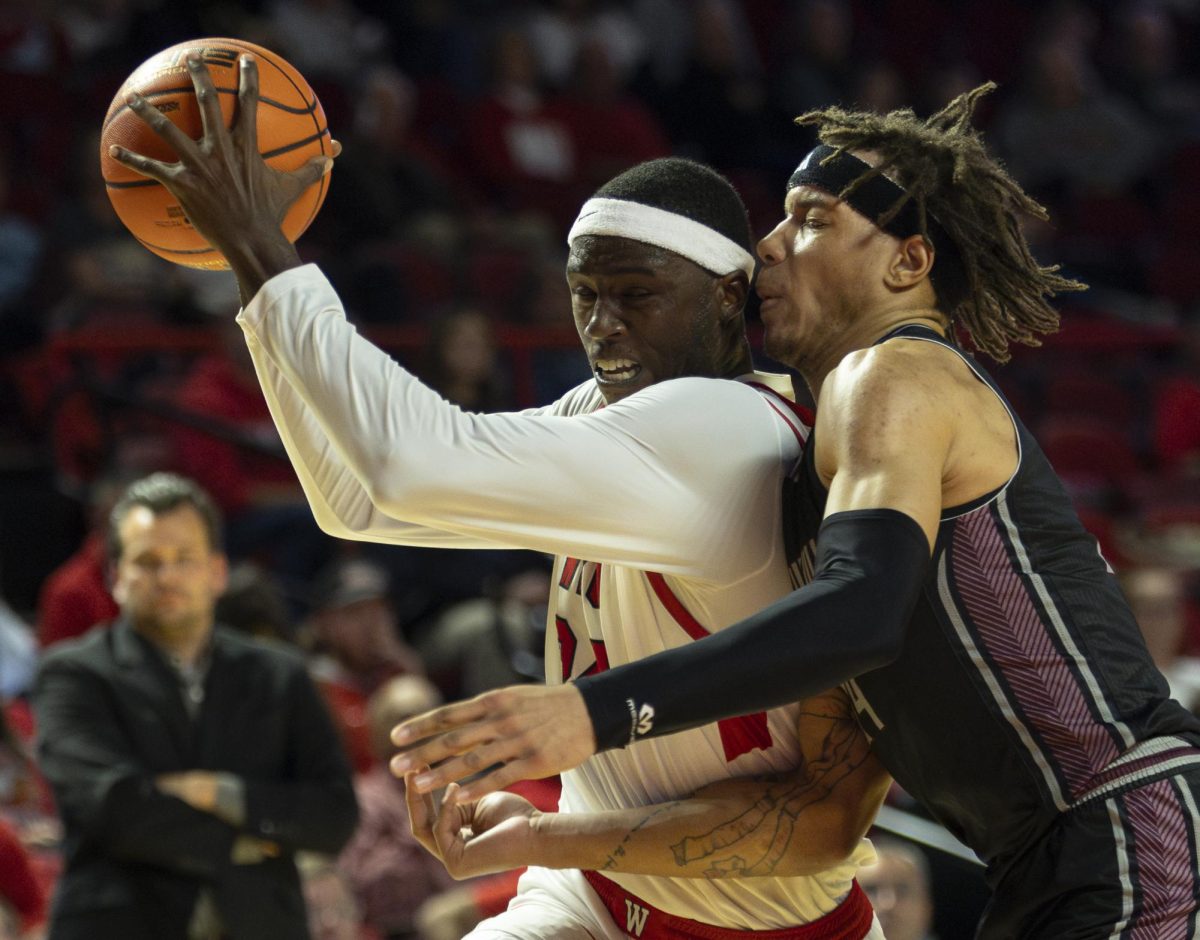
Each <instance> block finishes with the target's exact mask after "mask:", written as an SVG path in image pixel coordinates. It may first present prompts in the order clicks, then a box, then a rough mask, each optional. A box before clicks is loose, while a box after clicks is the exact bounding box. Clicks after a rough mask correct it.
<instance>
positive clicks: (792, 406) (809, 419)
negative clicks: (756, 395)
mask: <svg viewBox="0 0 1200 940" xmlns="http://www.w3.org/2000/svg"><path fill="white" fill-rule="evenodd" d="M746 384H747V385H749V386H750V387H751V388H757V389H760V390H761V391H764V392H767V393H768V394H769V395H771V397H772V398H778V399H779V400H780V401H781V402H783V403H784V404H785V405H787V409H788V411H790V412H791V413H792V414H794V415H795V416H796V417H797V418H799V419H800V421H801V422H802V423H803V424H804V426H805V427H809V428H811V427H812V426H813V422H814V421H815V420H816V418H815V417H814V415H813V413H812V409H811V408H808V407H806V406H804V405H801V404H799V403H798V402H794V401H792V400H791V399H790V398H788V397H787V396H786V395H780V394H779V392H777V391H775V389H773V388H771V386H770V385H764V384H763V383H762V382H747V383H746Z"/></svg>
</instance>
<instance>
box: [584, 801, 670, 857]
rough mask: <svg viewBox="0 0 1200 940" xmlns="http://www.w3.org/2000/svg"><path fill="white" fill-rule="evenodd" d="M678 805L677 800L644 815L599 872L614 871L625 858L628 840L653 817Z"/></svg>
mask: <svg viewBox="0 0 1200 940" xmlns="http://www.w3.org/2000/svg"><path fill="white" fill-rule="evenodd" d="M678 805H679V801H678V800H677V801H675V802H673V803H664V804H663V805H662V806H660V807H658V808H657V809H656V810H654V811H653V812H652V813H648V814H646V817H645V818H644V819H642V820H641V821H640V822H639V823H638V824H637V825H636V826H634V827H633V828H632V829H630V830H629V831H628V832H627V833H625V837H624V838H623V839H622V840H621V843H620V845H618V846H617V847H616V848H615V849H613V850H612V852H611V853H610V854H609V856H608V858H607V859H606V860H605V862H604V864H603V865H601V866H600V871H616V869H617V867H618V866H619V865H620V860H621V859H622V858H624V857H625V846H627V845H628V844H629V840H630V839H632V838H633V834H634V833H635V832H637V831H638V830H639V829H642V828H643V827H644V826H646V825H648V824H649V822H650V820H652V819H653V818H654V817H655V816H659V815H661V814H662V813H665V812H668V811H669V810H672V809H674V808H675V807H676V806H678Z"/></svg>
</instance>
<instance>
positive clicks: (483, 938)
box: [463, 868, 884, 940]
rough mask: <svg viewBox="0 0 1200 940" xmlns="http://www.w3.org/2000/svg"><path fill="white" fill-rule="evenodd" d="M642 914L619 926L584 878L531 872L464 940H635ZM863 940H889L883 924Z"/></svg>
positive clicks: (631, 914)
mask: <svg viewBox="0 0 1200 940" xmlns="http://www.w3.org/2000/svg"><path fill="white" fill-rule="evenodd" d="M638 914H639V912H638V910H637V909H636V905H635V906H634V909H633V910H630V911H629V912H628V917H627V919H628V924H617V923H616V922H615V921H614V920H613V915H612V914H610V913H609V910H608V908H607V907H606V906H605V905H604V902H603V901H602V900H601V899H600V896H599V895H598V894H596V892H595V891H594V890H593V889H592V886H591V885H589V884H588V883H587V880H586V879H585V878H584V876H583V873H582V872H580V871H578V870H575V869H565V870H558V869H549V868H530V869H528V870H527V871H526V872H525V874H523V875H522V876H521V880H520V882H519V883H518V893H517V896H516V897H515V898H513V899H512V900H511V901H510V902H509V904H508V910H506V911H504V913H502V914H497V915H496V916H495V917H490V918H488V919H487V920H485V921H483V922H481V923H480V924H479V925H478V926H476V928H475V929H474V930H472V931H471V932H470V933H469V934H467V936H466V937H464V938H463V940H629V938H630V937H635V938H636V937H639V936H641V932H642V931H641V928H642V927H643V926H645V923H646V921H645V914H644V912H643V913H642V914H641V918H642V919H641V922H640V925H639V921H638ZM756 933H757V931H747V932H746V936H747V937H752V936H754V935H755V934H756ZM862 940H884V936H883V928H882V927H880V925H879V920H878V918H873V919H872V924H871V929H870V931H869V932H868V933H867V934H866V935H865V936H864V937H863V938H862Z"/></svg>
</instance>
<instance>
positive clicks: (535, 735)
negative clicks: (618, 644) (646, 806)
mask: <svg viewBox="0 0 1200 940" xmlns="http://www.w3.org/2000/svg"><path fill="white" fill-rule="evenodd" d="M392 743H393V744H395V745H396V746H397V747H399V748H401V753H400V754H397V755H396V756H395V757H393V758H392V763H391V768H392V773H394V774H395V775H396V776H402V775H404V774H406V773H408V772H410V771H414V770H415V771H419V773H417V775H416V776H415V777H414V778H413V779H412V786H413V787H414V789H415V790H416V791H417V792H420V793H430V792H432V791H433V790H437V789H440V788H441V787H444V786H446V785H447V784H449V783H452V782H456V781H467V782H466V783H464V785H463V787H462V789H461V790H460V791H458V796H457V799H458V801H459V802H463V803H469V802H472V801H475V800H478V799H480V798H481V797H483V796H485V795H486V794H488V793H495V792H496V791H497V790H501V789H503V788H504V787H507V786H509V785H510V784H513V783H516V782H517V781H518V780H538V779H541V778H542V777H551V776H553V775H554V774H557V773H561V772H562V771H564V770H570V769H571V768H572V767H577V766H578V765H579V764H581V763H583V762H584V761H585V760H587V759H588V758H589V757H591V756H592V755H593V754H594V753H595V752H596V736H595V734H594V733H593V731H592V722H591V718H590V717H589V716H588V711H587V706H586V705H584V702H583V696H582V695H580V694H579V690H578V689H576V688H575V686H574V685H571V684H570V683H567V684H564V685H556V686H540V685H514V686H508V687H507V688H503V689H494V690H492V691H490V692H484V693H483V694H482V695H477V696H476V697H475V698H473V699H469V700H468V701H465V702H458V703H456V704H453V705H444V706H442V707H441V708H437V709H434V710H433V711H430V712H426V713H425V714H424V715H419V716H417V717H416V718H410V719H409V720H408V721H405V722H403V723H402V724H399V725H397V726H396V727H395V728H394V729H393V730H392ZM430 768H431V769H430ZM481 772H482V773H481ZM476 775H479V776H478V778H476ZM469 778H474V779H469Z"/></svg>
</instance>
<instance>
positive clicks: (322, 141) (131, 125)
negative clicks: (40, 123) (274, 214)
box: [100, 39, 330, 270]
mask: <svg viewBox="0 0 1200 940" xmlns="http://www.w3.org/2000/svg"><path fill="white" fill-rule="evenodd" d="M193 50H195V51H197V52H199V53H200V55H201V57H202V58H203V60H204V62H205V64H206V65H207V66H208V71H209V74H210V75H211V76H212V79H213V85H214V86H215V88H216V90H217V98H218V100H219V101H220V103H221V113H222V114H223V115H224V117H225V125H226V126H229V122H230V120H231V119H232V117H233V113H234V110H235V108H236V107H237V89H238V56H240V55H241V54H242V53H243V52H250V53H253V54H254V55H255V56H256V57H257V60H258V88H259V102H258V148H259V151H260V152H261V153H262V155H263V157H264V158H265V159H266V161H267V163H268V164H269V165H270V166H272V167H274V168H275V169H277V170H295V169H298V168H299V167H301V166H302V165H304V164H305V163H306V162H307V161H308V160H309V159H310V158H312V157H315V156H319V155H322V154H329V153H330V137H329V128H328V126H327V125H326V123H325V112H324V111H323V110H322V109H321V103H320V102H319V101H317V96H316V95H315V94H313V90H312V89H311V88H309V87H308V82H306V81H305V80H304V77H303V76H302V75H301V74H300V73H299V72H297V71H296V70H295V69H294V68H292V66H291V65H289V64H288V63H287V62H286V61H284V60H283V59H281V58H280V57H279V56H277V55H276V54H275V53H273V52H271V51H270V50H267V49H264V48H262V47H261V46H256V45H254V44H253V43H250V42H244V41H243V40H241V39H193V40H190V41H188V42H181V43H179V44H178V45H176V46H172V47H171V48H170V49H165V50H163V51H162V52H160V53H158V54H157V55H155V56H152V57H151V58H149V59H147V60H146V61H145V62H143V63H142V64H141V65H140V66H138V68H137V70H136V71H134V73H133V74H132V75H130V76H129V78H127V79H126V80H125V84H123V85H122V86H121V89H120V90H119V91H118V92H117V94H116V96H115V97H114V98H113V100H112V104H111V105H109V108H108V114H107V115H106V116H105V118H104V128H103V130H102V131H101V133H100V169H101V172H102V174H103V175H104V182H105V185H106V187H107V189H108V198H109V199H110V200H111V201H112V204H113V208H114V209H116V210H117V215H118V216H120V217H121V221H122V222H124V223H125V225H126V227H127V228H128V229H129V231H131V232H132V233H133V235H134V237H135V238H137V240H138V241H140V242H141V243H142V244H143V245H145V246H146V247H147V248H149V249H150V250H151V251H153V252H154V253H155V254H156V255H161V256H162V257H164V258H166V259H167V260H168V261H174V262H175V263H176V264H183V265H187V266H188V267H191V268H205V269H208V270H218V269H225V268H228V267H229V264H228V262H226V260H225V258H224V256H222V255H221V253H220V252H218V251H217V250H216V249H215V248H213V247H212V246H211V245H210V244H209V243H208V242H207V240H205V238H204V237H203V236H202V235H200V233H199V232H197V231H196V230H195V229H194V228H192V226H191V223H190V222H188V220H187V217H186V216H185V215H184V213H183V209H182V208H181V207H180V205H179V203H178V202H176V200H175V197H174V196H172V195H171V194H170V193H169V192H168V191H167V189H166V188H165V187H164V186H162V185H161V184H160V183H158V182H156V181H155V180H151V179H148V178H146V177H145V176H142V175H141V174H139V173H136V172H134V171H133V170H130V169H128V168H127V167H125V166H122V165H121V164H120V163H118V162H117V161H116V160H114V159H113V158H112V157H110V156H109V155H108V148H109V147H110V146H112V145H113V144H119V145H120V146H122V147H125V148H126V149H128V150H132V151H133V152H135V153H140V154H143V155H144V156H147V157H151V158H153V159H155V160H167V161H174V160H176V159H177V157H176V154H175V152H174V150H173V149H172V148H171V147H170V146H169V145H168V144H167V143H166V142H165V141H163V140H162V138H160V137H159V136H158V135H157V134H155V133H154V131H152V130H150V128H149V127H148V126H147V125H146V124H145V123H144V122H143V121H142V120H141V119H140V118H139V117H138V116H137V115H136V114H134V113H133V112H132V111H131V110H130V109H129V106H128V105H127V104H126V102H125V98H126V96H127V95H128V94H129V92H131V91H136V92H137V93H138V94H140V95H141V96H142V97H144V98H145V99H146V101H147V102H149V103H150V104H152V105H154V107H156V108H158V110H159V111H161V112H162V113H163V114H165V115H166V116H167V117H169V118H170V119H171V121H172V122H173V123H174V124H176V125H177V126H178V127H179V128H180V129H181V130H182V131H183V132H184V133H185V134H187V135H188V136H189V137H191V138H192V139H193V140H198V139H199V138H200V136H201V133H202V124H201V120H200V109H199V105H198V103H197V101H196V96H195V92H194V90H193V87H192V78H191V75H190V74H189V72H188V69H187V61H186V58H187V55H188V53H189V52H192V51H193ZM328 187H329V174H326V175H325V176H323V177H321V179H320V180H319V181H317V182H316V183H314V184H313V185H312V186H310V187H309V188H308V189H307V190H305V191H304V192H303V193H302V194H301V196H300V198H299V199H298V200H296V202H295V204H294V205H293V206H292V207H291V209H290V210H289V211H288V213H287V215H286V216H285V217H284V220H283V233H284V235H286V236H287V238H288V240H289V241H292V242H294V241H295V240H296V239H297V238H299V237H300V235H301V234H302V233H303V232H304V230H305V229H306V228H308V226H309V224H310V223H311V222H312V220H313V219H314V218H315V217H316V215H317V210H318V209H320V208H321V203H322V202H324V201H325V193H326V191H327V189H328Z"/></svg>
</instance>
